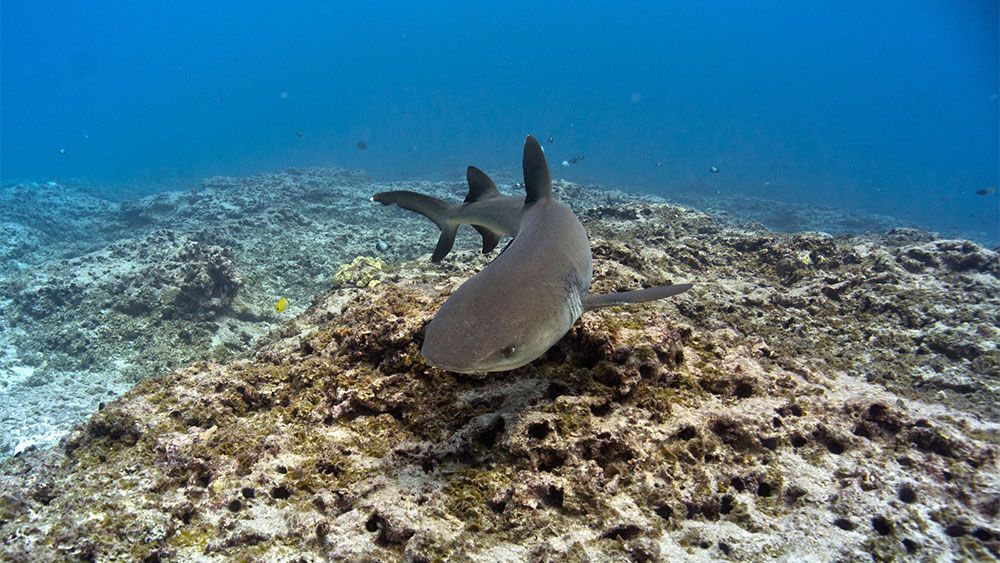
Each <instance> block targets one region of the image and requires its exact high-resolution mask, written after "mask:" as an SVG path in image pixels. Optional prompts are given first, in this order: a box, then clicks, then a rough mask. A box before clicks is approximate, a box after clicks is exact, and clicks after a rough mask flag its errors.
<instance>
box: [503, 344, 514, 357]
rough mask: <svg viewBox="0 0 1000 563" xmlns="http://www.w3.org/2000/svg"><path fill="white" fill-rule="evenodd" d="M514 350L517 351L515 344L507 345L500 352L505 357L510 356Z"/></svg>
mask: <svg viewBox="0 0 1000 563" xmlns="http://www.w3.org/2000/svg"><path fill="white" fill-rule="evenodd" d="M514 352H517V346H508V347H506V348H504V349H503V350H501V351H500V353H501V354H503V357H505V358H510V357H511V356H513V355H514Z"/></svg>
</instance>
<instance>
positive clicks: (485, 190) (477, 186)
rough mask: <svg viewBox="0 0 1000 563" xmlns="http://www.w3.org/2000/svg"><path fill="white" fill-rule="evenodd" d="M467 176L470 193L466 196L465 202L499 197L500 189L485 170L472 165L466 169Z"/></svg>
mask: <svg viewBox="0 0 1000 563" xmlns="http://www.w3.org/2000/svg"><path fill="white" fill-rule="evenodd" d="M465 178H466V180H467V181H468V182H469V195H467V196H465V203H469V202H472V201H480V200H484V199H489V198H491V197H498V196H499V195H500V190H498V189H497V185H496V184H494V183H493V180H492V179H491V178H490V177H489V176H487V175H486V173H485V172H483V171H482V170H480V169H478V168H476V167H475V166H470V167H469V168H468V169H467V170H466V171H465Z"/></svg>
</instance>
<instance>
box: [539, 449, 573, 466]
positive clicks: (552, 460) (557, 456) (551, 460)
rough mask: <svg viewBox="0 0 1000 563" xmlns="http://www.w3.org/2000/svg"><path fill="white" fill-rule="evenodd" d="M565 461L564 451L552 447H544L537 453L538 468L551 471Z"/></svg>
mask: <svg viewBox="0 0 1000 563" xmlns="http://www.w3.org/2000/svg"><path fill="white" fill-rule="evenodd" d="M564 463H566V453H565V452H561V451H559V450H555V449H552V448H546V449H544V450H542V451H541V452H539V454H538V470H539V471H552V470H553V469H555V468H557V467H562V465H563V464H564Z"/></svg>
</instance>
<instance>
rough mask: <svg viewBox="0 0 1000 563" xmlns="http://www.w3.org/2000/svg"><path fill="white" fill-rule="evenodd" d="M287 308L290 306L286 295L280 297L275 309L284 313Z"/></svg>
mask: <svg viewBox="0 0 1000 563" xmlns="http://www.w3.org/2000/svg"><path fill="white" fill-rule="evenodd" d="M287 308H288V299H287V298H285V297H282V298H281V299H278V302H277V303H276V304H275V305H274V310H275V311H277V312H279V313H284V312H285V309H287Z"/></svg>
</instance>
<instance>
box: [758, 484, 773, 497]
mask: <svg viewBox="0 0 1000 563" xmlns="http://www.w3.org/2000/svg"><path fill="white" fill-rule="evenodd" d="M772 494H774V487H773V486H771V484H770V483H766V482H765V483H759V484H758V485H757V496H761V497H769V496H771V495H772Z"/></svg>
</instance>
